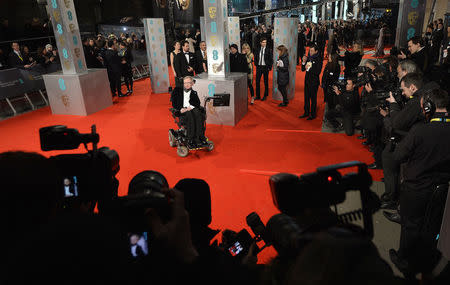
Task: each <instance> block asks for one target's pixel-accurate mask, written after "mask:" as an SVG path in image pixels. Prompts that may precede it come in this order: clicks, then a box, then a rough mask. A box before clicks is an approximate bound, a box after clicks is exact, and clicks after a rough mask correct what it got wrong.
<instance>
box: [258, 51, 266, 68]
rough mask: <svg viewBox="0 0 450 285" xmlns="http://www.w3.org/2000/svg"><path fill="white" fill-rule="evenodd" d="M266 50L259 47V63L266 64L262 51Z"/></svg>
mask: <svg viewBox="0 0 450 285" xmlns="http://www.w3.org/2000/svg"><path fill="white" fill-rule="evenodd" d="M265 52H266V48H265V47H264V48H261V52H260V53H259V62H260V65H266V62H265V61H264V53H265Z"/></svg>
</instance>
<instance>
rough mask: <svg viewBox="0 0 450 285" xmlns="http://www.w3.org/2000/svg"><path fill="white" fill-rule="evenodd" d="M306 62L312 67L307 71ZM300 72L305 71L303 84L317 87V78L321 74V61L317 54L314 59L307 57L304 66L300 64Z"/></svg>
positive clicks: (318, 81) (318, 82)
mask: <svg viewBox="0 0 450 285" xmlns="http://www.w3.org/2000/svg"><path fill="white" fill-rule="evenodd" d="M308 62H311V63H312V65H311V67H310V68H309V70H306V65H307V64H308ZM302 71H306V74H305V84H309V86H319V85H320V79H319V76H320V73H321V72H322V59H321V58H320V57H319V56H318V55H317V54H316V56H314V57H308V59H307V61H306V64H303V63H302Z"/></svg>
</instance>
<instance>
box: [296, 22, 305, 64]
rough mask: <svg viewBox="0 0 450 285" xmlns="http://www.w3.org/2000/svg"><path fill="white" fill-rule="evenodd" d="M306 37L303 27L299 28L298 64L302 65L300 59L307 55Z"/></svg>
mask: <svg viewBox="0 0 450 285" xmlns="http://www.w3.org/2000/svg"><path fill="white" fill-rule="evenodd" d="M305 45H306V37H305V31H304V30H303V28H300V29H299V30H298V42H297V65H300V59H301V58H303V56H304V55H305Z"/></svg>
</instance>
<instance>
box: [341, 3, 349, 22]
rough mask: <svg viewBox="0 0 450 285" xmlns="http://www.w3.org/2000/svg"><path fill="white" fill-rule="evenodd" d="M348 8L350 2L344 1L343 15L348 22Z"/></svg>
mask: <svg viewBox="0 0 450 285" xmlns="http://www.w3.org/2000/svg"><path fill="white" fill-rule="evenodd" d="M347 8H348V0H344V11H342V13H343V14H344V17H343V18H344V20H347Z"/></svg>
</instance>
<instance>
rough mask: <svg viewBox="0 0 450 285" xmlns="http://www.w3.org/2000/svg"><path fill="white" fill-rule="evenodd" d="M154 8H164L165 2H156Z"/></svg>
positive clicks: (157, 0)
mask: <svg viewBox="0 0 450 285" xmlns="http://www.w3.org/2000/svg"><path fill="white" fill-rule="evenodd" d="M156 6H157V7H158V8H166V0H156Z"/></svg>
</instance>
